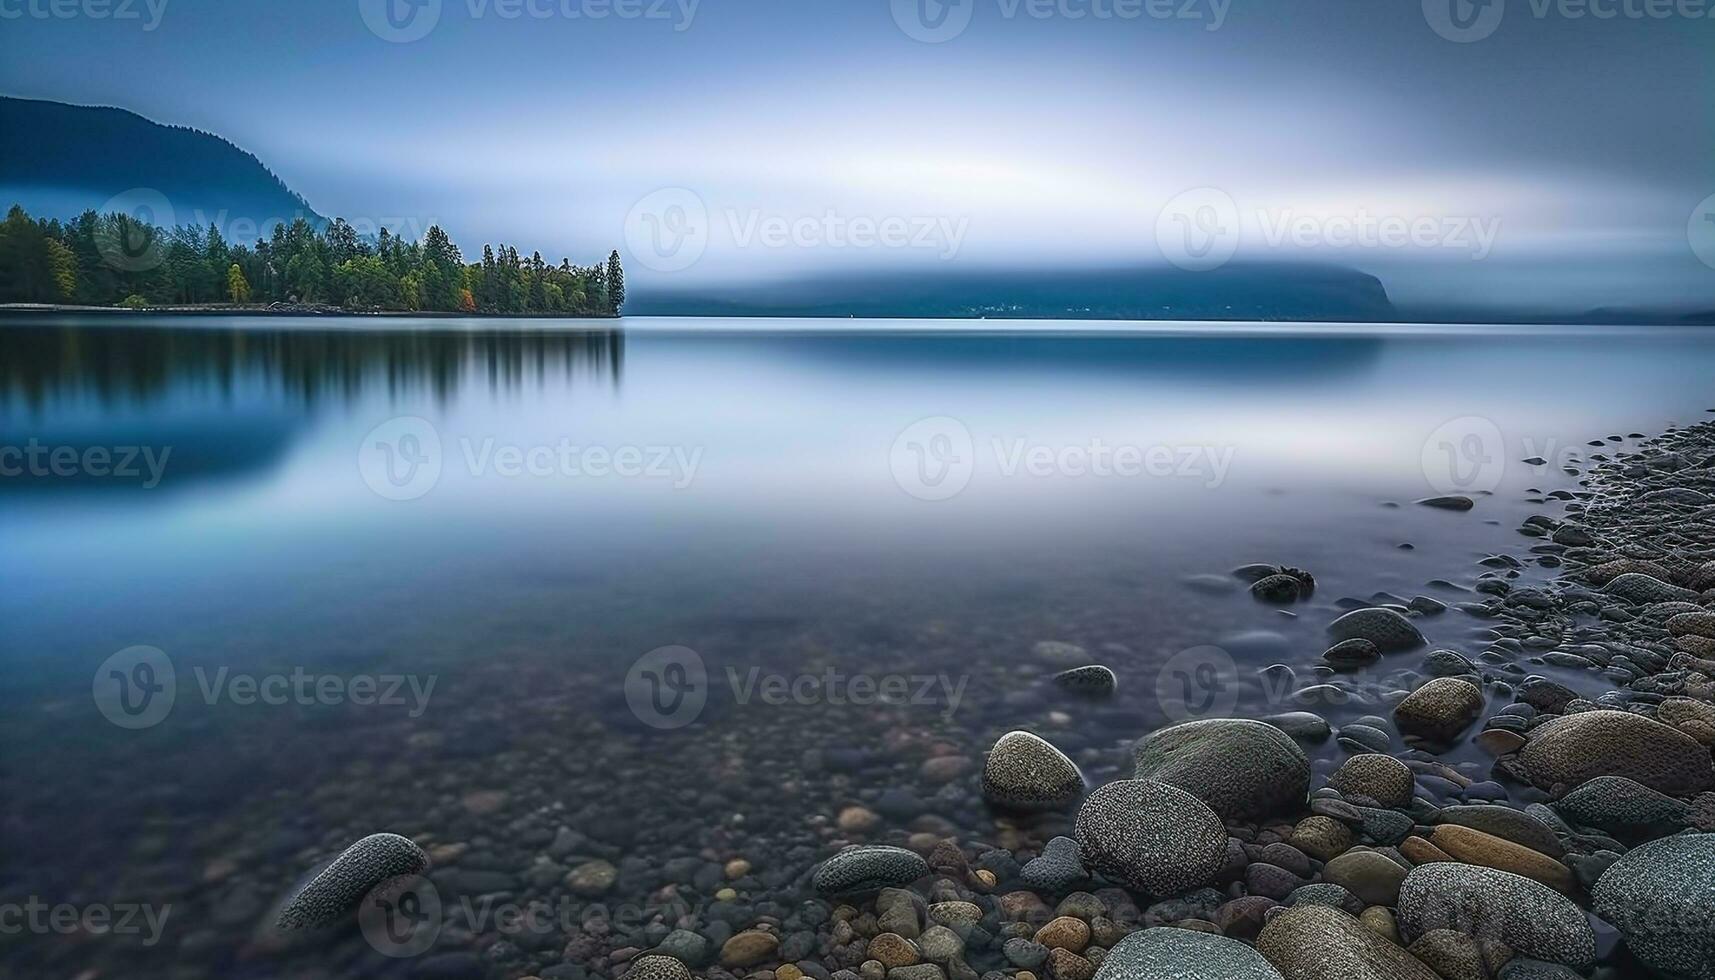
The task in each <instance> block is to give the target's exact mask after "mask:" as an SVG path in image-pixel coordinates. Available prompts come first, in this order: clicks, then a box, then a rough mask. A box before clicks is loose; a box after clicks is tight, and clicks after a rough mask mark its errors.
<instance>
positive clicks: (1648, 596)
mask: <svg viewBox="0 0 1715 980" xmlns="http://www.w3.org/2000/svg"><path fill="white" fill-rule="evenodd" d="M1602 591H1603V592H1605V593H1607V594H1608V595H1611V596H1614V597H1616V598H1618V599H1623V600H1625V601H1626V602H1629V603H1631V604H1633V605H1636V606H1644V605H1648V604H1650V603H1652V602H1696V601H1697V600H1698V599H1699V598H1700V596H1698V594H1697V593H1695V592H1693V591H1691V590H1690V589H1682V588H1680V587H1679V586H1677V585H1668V584H1667V583H1666V582H1663V581H1661V580H1660V579H1657V578H1653V577H1651V576H1649V575H1645V574H1643V573H1642V572H1627V573H1626V574H1624V575H1621V576H1618V577H1616V578H1615V579H1613V580H1612V581H1610V582H1609V583H1608V584H1607V585H1604V586H1602Z"/></svg>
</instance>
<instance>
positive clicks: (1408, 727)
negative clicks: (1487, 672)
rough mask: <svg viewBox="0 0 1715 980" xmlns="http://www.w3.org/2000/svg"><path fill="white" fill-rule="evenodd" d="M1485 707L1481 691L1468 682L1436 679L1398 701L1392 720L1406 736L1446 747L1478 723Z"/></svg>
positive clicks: (1442, 678)
mask: <svg viewBox="0 0 1715 980" xmlns="http://www.w3.org/2000/svg"><path fill="white" fill-rule="evenodd" d="M1485 703H1486V702H1485V699H1484V698H1483V692H1482V690H1481V689H1480V688H1478V687H1477V685H1475V684H1472V683H1471V682H1470V681H1466V680H1460V679H1459V678H1457V677H1437V678H1435V679H1434V680H1432V681H1430V682H1429V683H1427V684H1425V685H1423V686H1422V687H1420V688H1418V689H1417V690H1415V691H1413V692H1411V694H1410V695H1408V696H1407V697H1406V699H1405V700H1404V701H1401V702H1400V703H1399V706H1398V707H1396V708H1394V709H1393V719H1394V723H1395V724H1397V725H1399V730H1400V731H1402V732H1404V733H1406V734H1408V735H1417V736H1419V737H1421V738H1426V739H1428V740H1430V741H1431V742H1442V743H1446V742H1451V741H1453V740H1454V739H1456V738H1458V737H1459V734H1460V733H1461V732H1463V731H1464V730H1465V729H1466V728H1468V727H1470V725H1471V723H1472V722H1474V721H1476V720H1477V716H1478V715H1479V714H1481V713H1482V711H1483V705H1484V704H1485Z"/></svg>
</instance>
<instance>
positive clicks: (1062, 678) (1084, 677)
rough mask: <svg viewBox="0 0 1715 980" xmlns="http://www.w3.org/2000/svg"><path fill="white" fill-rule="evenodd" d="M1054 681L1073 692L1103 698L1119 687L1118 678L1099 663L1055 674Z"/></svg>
mask: <svg viewBox="0 0 1715 980" xmlns="http://www.w3.org/2000/svg"><path fill="white" fill-rule="evenodd" d="M1054 683H1055V684H1056V685H1057V686H1059V687H1060V688H1062V689H1064V690H1067V691H1071V692H1072V693H1073V694H1079V695H1083V696H1085V697H1096V698H1105V697H1107V696H1109V695H1111V694H1113V693H1114V689H1115V688H1117V687H1119V678H1118V677H1117V676H1115V675H1114V672H1113V671H1112V670H1110V669H1108V668H1106V667H1103V666H1102V665H1101V664H1088V665H1086V666H1083V667H1073V668H1072V669H1071V670H1063V671H1061V672H1060V673H1058V674H1055V675H1054Z"/></svg>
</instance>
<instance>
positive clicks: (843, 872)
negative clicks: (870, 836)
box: [815, 844, 929, 896]
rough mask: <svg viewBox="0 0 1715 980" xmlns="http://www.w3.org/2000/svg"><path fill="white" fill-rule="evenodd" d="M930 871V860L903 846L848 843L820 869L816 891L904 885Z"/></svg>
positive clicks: (869, 889) (840, 891)
mask: <svg viewBox="0 0 1715 980" xmlns="http://www.w3.org/2000/svg"><path fill="white" fill-rule="evenodd" d="M928 873H929V863H928V862H927V861H924V860H923V858H922V857H920V856H918V855H917V854H915V853H914V852H911V851H908V850H906V849H905V848H903V847H887V846H884V845H879V844H875V845H865V846H859V847H848V848H846V849H845V850H843V851H841V852H839V853H838V854H835V855H834V856H833V857H831V858H828V859H827V860H826V861H824V862H822V866H821V867H820V868H818V869H816V877H815V885H816V891H818V892H820V893H821V894H823V895H829V896H833V895H853V894H859V893H862V892H872V891H878V890H880V889H882V888H888V887H897V888H903V887H904V886H906V885H909V884H911V883H912V882H913V881H916V880H917V879H918V878H921V877H923V876H924V875H927V874H928Z"/></svg>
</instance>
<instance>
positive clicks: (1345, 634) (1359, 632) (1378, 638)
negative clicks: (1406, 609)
mask: <svg viewBox="0 0 1715 980" xmlns="http://www.w3.org/2000/svg"><path fill="white" fill-rule="evenodd" d="M1328 635H1329V636H1332V637H1333V638H1334V639H1335V640H1351V639H1363V640H1369V641H1370V642H1371V643H1374V644H1375V645H1376V649H1378V650H1380V651H1382V652H1383V653H1392V652H1394V651H1395V650H1410V649H1413V648H1415V647H1420V646H1422V645H1423V644H1424V642H1425V641H1424V639H1423V634H1422V633H1419V632H1418V631H1417V627H1416V626H1413V625H1412V623H1411V620H1409V619H1406V618H1405V617H1404V616H1402V615H1400V614H1399V613H1397V612H1394V611H1393V610H1392V609H1381V608H1369V609H1354V610H1352V611H1351V612H1349V613H1347V614H1346V615H1344V616H1341V617H1340V618H1339V619H1336V620H1334V621H1333V622H1332V623H1330V624H1328Z"/></svg>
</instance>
